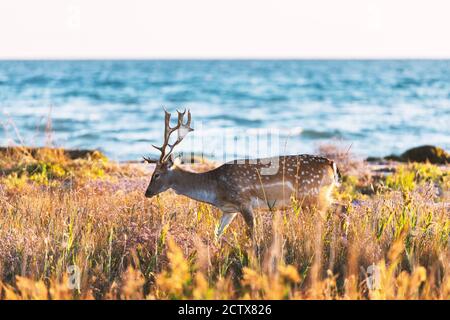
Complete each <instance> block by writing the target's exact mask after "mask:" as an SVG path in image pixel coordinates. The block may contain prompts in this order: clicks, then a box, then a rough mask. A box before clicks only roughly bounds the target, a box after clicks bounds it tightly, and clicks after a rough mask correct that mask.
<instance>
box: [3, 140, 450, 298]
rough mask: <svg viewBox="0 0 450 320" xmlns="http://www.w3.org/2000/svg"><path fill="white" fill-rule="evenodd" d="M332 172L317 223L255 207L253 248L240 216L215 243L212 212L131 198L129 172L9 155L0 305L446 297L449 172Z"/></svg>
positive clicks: (135, 194) (132, 174)
mask: <svg viewBox="0 0 450 320" xmlns="http://www.w3.org/2000/svg"><path fill="white" fill-rule="evenodd" d="M339 161H341V160H339ZM204 166H206V167H207V165H204ZM343 167H344V170H343V171H344V172H343V183H342V185H341V187H340V188H339V189H338V190H336V194H335V198H336V199H337V200H338V201H339V202H340V204H341V205H340V206H338V207H335V208H333V209H330V210H329V212H328V214H327V215H326V216H322V215H320V214H310V213H306V212H303V211H302V210H301V209H300V208H299V207H298V205H297V204H296V203H295V201H293V205H292V208H289V209H287V210H284V211H276V212H264V211H260V212H258V214H257V224H256V230H255V238H256V240H255V242H251V241H250V240H249V239H248V238H247V235H246V233H245V232H244V231H243V230H244V228H245V225H244V222H243V219H242V218H240V217H239V218H237V219H236V220H235V221H234V222H233V223H232V224H231V226H230V228H229V229H228V230H227V231H226V233H225V236H224V240H223V241H221V242H217V241H216V240H215V237H214V229H215V227H216V225H217V223H218V219H219V217H220V212H219V211H218V209H216V208H214V207H211V206H209V205H205V204H202V203H198V202H195V201H193V200H190V199H188V198H185V197H182V196H177V195H175V194H174V193H172V192H171V191H168V192H166V193H163V194H161V195H160V196H158V197H155V198H152V199H146V198H144V196H143V193H144V190H145V188H146V185H147V184H148V182H149V181H148V180H149V171H148V170H147V169H146V168H145V167H143V166H141V165H136V164H135V165H133V164H128V165H119V164H117V163H112V162H109V161H108V159H106V158H105V157H104V156H102V155H101V154H100V153H98V154H94V155H93V156H89V157H87V158H84V159H76V160H71V159H69V158H68V157H67V156H66V155H65V154H64V153H63V152H61V151H57V150H52V149H42V150H41V151H40V152H37V153H35V154H33V155H32V154H30V153H29V152H28V151H27V150H26V149H20V148H19V149H14V150H12V151H11V152H9V153H7V154H6V153H4V154H1V155H0V298H3V299H93V298H95V299H231V298H233V299H234V298H236V299H247V298H252V299H449V298H450V247H449V243H450V242H449V241H450V240H449V236H450V212H449V210H450V209H449V206H448V203H449V199H450V194H449V189H450V188H449V187H450V170H449V167H448V166H440V167H438V166H434V165H430V164H405V165H398V166H396V169H395V172H393V173H392V174H388V175H383V174H381V175H374V174H373V173H371V171H370V170H368V166H367V164H365V163H364V162H362V161H356V160H355V161H353V163H350V165H349V163H348V162H347V163H346V164H345V165H343ZM70 266H76V267H77V268H78V270H79V271H80V272H81V277H80V286H79V288H75V289H71V288H70V286H68V283H69V282H70V275H69V274H68V268H69V267H70Z"/></svg>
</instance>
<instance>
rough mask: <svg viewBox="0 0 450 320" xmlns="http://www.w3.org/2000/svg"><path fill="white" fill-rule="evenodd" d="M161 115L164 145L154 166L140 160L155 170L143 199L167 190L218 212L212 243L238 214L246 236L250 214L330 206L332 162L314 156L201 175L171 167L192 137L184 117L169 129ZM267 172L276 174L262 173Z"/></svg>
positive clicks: (238, 163) (242, 163)
mask: <svg viewBox="0 0 450 320" xmlns="http://www.w3.org/2000/svg"><path fill="white" fill-rule="evenodd" d="M164 112H165V129H164V142H163V145H162V146H161V147H157V146H154V145H153V147H155V148H156V149H158V150H159V151H160V152H161V156H160V158H159V160H152V159H149V158H145V157H144V160H145V161H146V162H148V163H155V164H156V167H155V170H154V172H153V174H152V177H151V180H150V184H149V186H148V188H147V191H146V192H145V196H146V197H148V198H150V197H153V196H155V195H157V194H159V193H161V192H164V191H166V190H167V189H172V190H174V191H175V193H177V194H180V195H185V196H187V197H189V198H191V199H194V200H197V201H201V202H205V203H209V204H211V205H213V206H216V207H218V208H219V209H220V210H221V211H222V218H221V220H220V223H219V226H218V228H217V230H216V236H217V237H220V236H221V235H222V234H223V232H224V230H225V229H226V227H227V226H228V225H229V224H230V223H231V222H232V221H233V219H234V218H235V217H236V215H237V214H238V213H241V214H242V217H243V218H244V220H245V222H246V224H247V226H248V228H249V231H250V233H251V232H252V230H253V226H254V213H253V210H254V209H255V208H262V209H270V210H273V209H279V208H284V207H286V206H289V205H291V204H292V201H293V199H296V200H297V201H298V203H299V204H300V205H301V207H303V208H305V209H311V208H315V209H317V210H320V211H324V210H327V208H328V207H329V206H330V205H331V203H332V198H331V192H332V189H333V187H334V186H336V185H338V184H339V178H340V174H339V170H338V168H337V166H336V164H335V163H334V162H333V161H331V160H329V159H327V158H323V157H319V156H313V155H307V154H302V155H287V156H280V157H277V158H265V159H254V160H252V159H245V160H235V161H231V162H227V163H225V164H223V165H221V166H219V167H217V168H215V169H213V170H211V171H208V172H203V173H194V172H189V171H185V170H183V169H182V168H180V167H179V166H177V165H176V164H175V163H174V159H173V156H172V151H173V149H174V147H175V146H176V145H178V144H179V143H180V142H181V141H182V140H183V138H184V137H185V136H186V134H188V133H189V132H191V131H193V129H192V128H191V126H190V125H191V113H190V111H188V112H187V121H186V122H184V116H185V113H186V111H184V112H179V111H177V112H178V122H177V124H176V125H175V126H174V127H171V126H170V117H171V114H170V113H168V112H167V111H165V110H164ZM174 132H177V139H176V140H175V142H174V143H172V144H171V143H169V138H170V136H171V134H172V133H174ZM167 147H168V148H169V151H168V152H167V153H166V150H167ZM274 163H276V166H274V165H273V164H274ZM270 167H272V168H275V169H276V170H268V169H269V168H270ZM265 170H266V171H267V172H264V171H265Z"/></svg>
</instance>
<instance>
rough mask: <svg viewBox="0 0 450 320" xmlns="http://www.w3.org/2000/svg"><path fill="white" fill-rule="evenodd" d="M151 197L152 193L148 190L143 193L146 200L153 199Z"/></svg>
mask: <svg viewBox="0 0 450 320" xmlns="http://www.w3.org/2000/svg"><path fill="white" fill-rule="evenodd" d="M153 196H154V194H153V192H151V191H150V190H149V189H147V190H146V191H145V197H146V198H151V197H153Z"/></svg>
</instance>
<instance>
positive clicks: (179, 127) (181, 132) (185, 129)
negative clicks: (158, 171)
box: [153, 109, 194, 163]
mask: <svg viewBox="0 0 450 320" xmlns="http://www.w3.org/2000/svg"><path fill="white" fill-rule="evenodd" d="M164 113H165V119H164V123H165V127H164V142H163V145H162V146H161V147H157V146H155V145H153V147H154V148H156V149H158V150H159V151H160V152H161V156H160V158H159V161H158V162H159V163H164V162H165V161H167V159H169V157H170V155H171V154H172V151H173V148H175V146H176V145H178V144H179V143H180V142H181V141H182V140H183V139H184V137H185V136H186V135H187V134H188V133H189V132H191V131H194V129H192V128H191V127H190V125H191V112H190V111H189V110H188V111H187V117H188V118H187V121H186V123H183V120H184V115H185V113H186V110H184V111H183V112H180V111H178V110H177V113H178V121H177V124H176V126H174V127H170V116H171V114H170V113H169V112H167V110H166V109H164ZM175 131H177V133H178V137H177V140H176V141H175V142H174V143H172V144H170V143H169V139H170V135H171V134H172V133H173V132H175ZM167 146H169V152H168V153H167V154H166V148H167Z"/></svg>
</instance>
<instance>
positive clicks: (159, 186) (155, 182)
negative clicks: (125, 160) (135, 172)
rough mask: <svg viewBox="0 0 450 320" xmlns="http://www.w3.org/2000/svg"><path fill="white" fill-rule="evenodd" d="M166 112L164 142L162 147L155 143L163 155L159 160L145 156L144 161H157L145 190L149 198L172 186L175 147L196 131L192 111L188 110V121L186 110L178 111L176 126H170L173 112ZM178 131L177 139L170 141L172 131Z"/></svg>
mask: <svg viewBox="0 0 450 320" xmlns="http://www.w3.org/2000/svg"><path fill="white" fill-rule="evenodd" d="M164 113H165V120H164V122H165V127H164V142H163V145H162V146H161V147H157V146H155V145H153V147H154V148H156V149H158V150H159V151H160V152H161V156H160V157H159V160H152V159H150V158H146V157H144V161H145V162H147V163H155V164H156V167H155V171H153V174H152V178H151V180H150V184H149V185H148V187H147V191H146V192H145V196H146V197H147V198H151V197H153V196H155V195H157V194H159V193H161V192H164V191H166V190H167V189H169V188H170V187H171V184H172V181H171V180H172V179H171V175H172V168H173V166H174V160H173V155H172V152H173V149H174V148H175V146H176V145H178V144H179V143H180V142H181V141H182V140H183V139H184V137H185V136H186V135H187V134H188V133H189V132H191V131H194V129H192V128H191V127H190V125H191V112H190V111H189V110H188V111H187V121H186V122H184V115H185V114H186V110H184V111H183V112H180V111H178V110H177V113H178V121H177V124H176V125H175V126H174V127H171V126H170V116H171V114H170V113H169V112H167V111H166V110H164ZM175 131H176V132H177V139H176V140H175V142H173V143H172V144H171V143H170V142H169V141H170V136H171V134H172V133H174V132H175ZM167 147H169V151H168V152H167V153H166V151H167Z"/></svg>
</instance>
